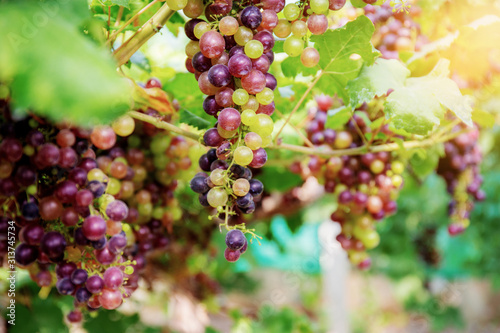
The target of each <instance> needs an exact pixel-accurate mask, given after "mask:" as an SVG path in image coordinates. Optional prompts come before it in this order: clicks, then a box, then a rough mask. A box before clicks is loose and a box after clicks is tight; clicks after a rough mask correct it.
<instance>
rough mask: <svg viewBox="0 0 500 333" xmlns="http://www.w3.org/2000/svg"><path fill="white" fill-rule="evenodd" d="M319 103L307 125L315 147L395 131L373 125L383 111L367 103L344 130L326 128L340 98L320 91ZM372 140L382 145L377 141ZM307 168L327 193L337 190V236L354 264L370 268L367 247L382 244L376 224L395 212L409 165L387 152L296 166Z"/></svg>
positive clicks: (342, 145) (341, 145) (350, 144)
mask: <svg viewBox="0 0 500 333" xmlns="http://www.w3.org/2000/svg"><path fill="white" fill-rule="evenodd" d="M316 102H317V109H314V110H313V112H315V116H314V119H312V120H311V121H310V122H309V123H308V125H307V128H306V132H307V135H308V138H309V139H310V141H311V142H312V143H313V144H314V145H318V146H320V145H328V146H330V147H331V148H334V149H346V148H355V147H359V146H362V145H364V144H365V143H364V142H363V139H362V138H361V135H365V133H368V132H371V134H372V136H373V137H376V136H377V134H378V133H383V134H384V136H385V137H386V139H385V140H386V142H387V141H390V138H391V137H392V136H393V135H394V134H393V133H392V132H391V131H390V130H389V129H388V127H387V125H382V126H381V127H379V128H377V129H371V128H370V126H369V124H368V123H367V121H371V120H376V119H378V118H380V117H383V113H382V112H381V111H378V110H377V109H376V108H373V109H371V108H369V107H368V106H367V105H366V104H364V105H363V106H361V107H360V108H358V109H357V111H356V112H355V113H354V115H353V117H352V118H351V119H350V120H349V121H348V123H347V124H346V125H345V127H344V128H343V129H342V130H338V131H335V130H333V129H330V128H325V123H326V120H327V111H328V110H329V109H330V108H332V106H333V105H334V103H336V104H337V105H340V101H334V99H332V98H331V97H329V96H324V95H321V96H318V97H317V98H316ZM371 144H377V140H373V142H371ZM303 169H307V171H308V173H309V174H312V175H314V176H316V177H317V178H318V179H323V180H324V187H325V191H326V192H329V193H335V194H337V201H338V208H337V209H336V210H335V211H334V212H333V213H332V215H331V219H332V221H334V222H337V223H340V225H341V226H342V232H341V234H340V235H338V236H337V240H338V241H339V242H340V244H341V245H342V247H343V248H344V249H345V250H346V251H347V252H348V255H349V258H350V260H351V262H353V263H354V264H357V265H358V266H359V267H360V268H367V267H369V266H370V264H371V261H370V259H369V257H368V255H367V253H366V250H370V249H373V248H374V247H376V246H377V245H378V244H379V242H380V237H379V234H378V233H377V231H376V230H375V222H378V221H381V220H382V219H384V218H385V217H387V216H390V215H392V214H394V213H395V212H396V209H397V204H396V201H395V199H396V196H397V194H398V193H399V190H400V189H401V187H402V183H403V178H402V177H401V174H402V172H403V171H404V164H403V163H402V162H400V161H397V160H395V159H394V158H393V156H392V155H391V154H390V153H388V152H378V153H366V154H363V155H360V156H348V155H344V156H341V157H337V156H334V157H331V158H329V159H327V160H325V159H322V158H320V157H317V156H313V157H311V158H310V159H309V162H308V164H307V168H304V166H301V165H300V164H295V165H293V168H292V171H295V172H301V173H303V174H304V173H305V171H304V170H303Z"/></svg>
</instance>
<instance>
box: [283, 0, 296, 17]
mask: <svg viewBox="0 0 500 333" xmlns="http://www.w3.org/2000/svg"><path fill="white" fill-rule="evenodd" d="M283 14H285V18H286V19H287V20H288V21H295V20H296V19H298V18H299V15H300V8H299V6H297V5H296V4H294V3H289V4H288V5H286V6H285V9H283Z"/></svg>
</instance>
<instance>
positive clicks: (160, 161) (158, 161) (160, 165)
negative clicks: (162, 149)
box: [153, 154, 170, 169]
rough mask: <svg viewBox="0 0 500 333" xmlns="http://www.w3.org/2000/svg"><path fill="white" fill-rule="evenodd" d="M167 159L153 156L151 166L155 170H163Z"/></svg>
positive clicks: (161, 156)
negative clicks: (152, 165)
mask: <svg viewBox="0 0 500 333" xmlns="http://www.w3.org/2000/svg"><path fill="white" fill-rule="evenodd" d="M169 160H170V159H169V158H168V157H167V156H166V155H164V154H163V155H155V156H154V157H153V164H154V166H155V168H156V169H165V167H166V166H167V163H168V162H169Z"/></svg>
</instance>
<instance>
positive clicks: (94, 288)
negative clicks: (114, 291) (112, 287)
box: [85, 275, 104, 294]
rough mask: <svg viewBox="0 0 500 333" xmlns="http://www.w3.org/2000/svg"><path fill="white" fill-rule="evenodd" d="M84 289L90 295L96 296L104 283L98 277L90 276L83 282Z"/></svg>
mask: <svg viewBox="0 0 500 333" xmlns="http://www.w3.org/2000/svg"><path fill="white" fill-rule="evenodd" d="M85 287H86V288H87V290H88V291H90V292H91V293H92V294H97V293H99V292H101V290H102V288H103V287H104V281H103V280H102V278H101V277H100V276H98V275H92V276H90V277H89V278H88V279H87V281H86V282H85Z"/></svg>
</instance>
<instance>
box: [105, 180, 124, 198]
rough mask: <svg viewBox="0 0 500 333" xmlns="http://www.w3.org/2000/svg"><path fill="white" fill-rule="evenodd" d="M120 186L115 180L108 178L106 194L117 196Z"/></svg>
mask: <svg viewBox="0 0 500 333" xmlns="http://www.w3.org/2000/svg"><path fill="white" fill-rule="evenodd" d="M121 187H122V185H121V183H120V181H119V180H118V179H116V178H113V177H111V178H109V182H108V187H106V192H107V193H109V194H111V195H117V194H118V193H119V192H120V189H121Z"/></svg>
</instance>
